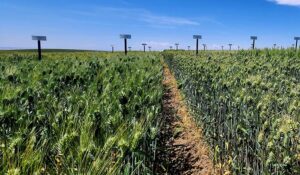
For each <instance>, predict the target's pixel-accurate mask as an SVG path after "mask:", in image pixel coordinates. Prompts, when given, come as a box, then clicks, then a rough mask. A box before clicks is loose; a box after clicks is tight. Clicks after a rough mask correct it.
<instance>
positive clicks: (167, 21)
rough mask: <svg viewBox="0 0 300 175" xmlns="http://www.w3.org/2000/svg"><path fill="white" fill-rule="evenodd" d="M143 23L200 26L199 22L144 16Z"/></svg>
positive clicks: (168, 17)
mask: <svg viewBox="0 0 300 175" xmlns="http://www.w3.org/2000/svg"><path fill="white" fill-rule="evenodd" d="M143 16H144V18H142V19H141V20H142V21H145V22H147V23H150V24H156V25H199V23H198V22H196V21H192V20H190V19H186V18H180V17H170V16H158V15H153V14H150V13H149V14H144V15H143Z"/></svg>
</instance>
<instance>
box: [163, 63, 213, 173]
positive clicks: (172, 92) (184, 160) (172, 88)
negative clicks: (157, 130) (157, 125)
mask: <svg viewBox="0 0 300 175" xmlns="http://www.w3.org/2000/svg"><path fill="white" fill-rule="evenodd" d="M163 85H164V90H165V92H164V97H163V117H164V120H165V121H164V124H163V126H162V131H161V136H160V140H159V143H160V145H159V148H160V150H159V151H158V154H157V155H158V158H157V164H158V165H160V167H158V168H157V174H170V175H211V174H214V169H213V163H212V160H211V158H210V155H209V154H210V153H209V149H208V146H207V145H206V143H205V141H204V139H203V137H202V131H201V129H200V128H198V127H197V125H196V124H195V122H194V121H193V119H192V117H191V115H190V113H189V111H188V107H187V106H186V105H185V103H184V100H183V98H182V96H181V94H180V91H179V89H178V87H177V83H176V80H175V78H174V76H173V75H172V73H171V72H170V70H169V68H168V67H167V65H164V80H163Z"/></svg>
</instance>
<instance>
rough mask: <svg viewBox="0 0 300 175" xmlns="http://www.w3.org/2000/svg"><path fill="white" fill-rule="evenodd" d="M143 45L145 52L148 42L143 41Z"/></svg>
mask: <svg viewBox="0 0 300 175" xmlns="http://www.w3.org/2000/svg"><path fill="white" fill-rule="evenodd" d="M142 45H143V46H144V52H146V46H147V44H146V43H143V44H142Z"/></svg>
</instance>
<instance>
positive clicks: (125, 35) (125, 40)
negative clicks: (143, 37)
mask: <svg viewBox="0 0 300 175" xmlns="http://www.w3.org/2000/svg"><path fill="white" fill-rule="evenodd" d="M120 38H121V39H124V51H125V55H127V39H131V35H129V34H121V35H120Z"/></svg>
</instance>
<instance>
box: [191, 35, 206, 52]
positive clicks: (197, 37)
mask: <svg viewBox="0 0 300 175" xmlns="http://www.w3.org/2000/svg"><path fill="white" fill-rule="evenodd" d="M193 38H194V39H196V55H198V53H199V39H202V36H201V35H193ZM204 50H205V49H204Z"/></svg>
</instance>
